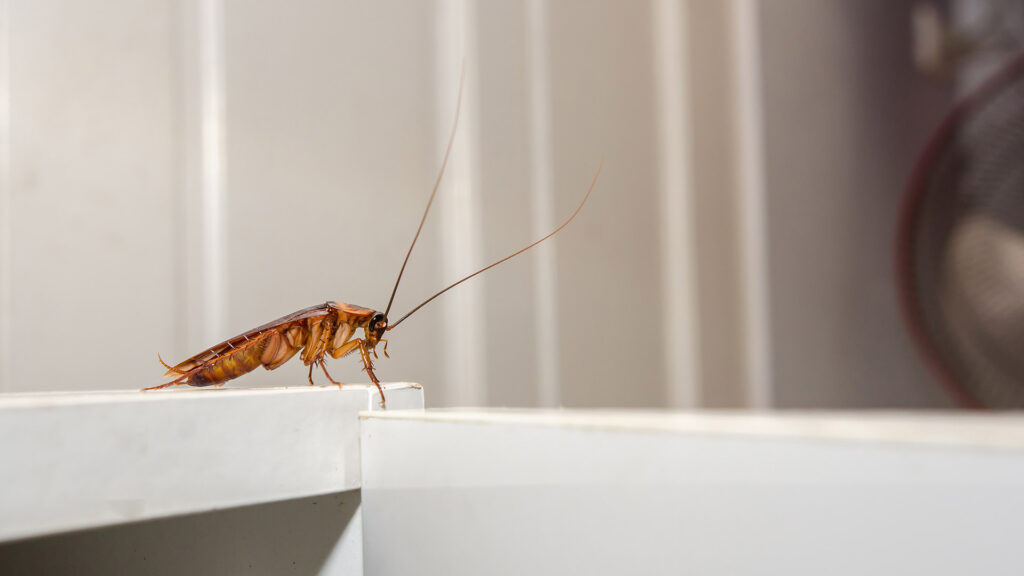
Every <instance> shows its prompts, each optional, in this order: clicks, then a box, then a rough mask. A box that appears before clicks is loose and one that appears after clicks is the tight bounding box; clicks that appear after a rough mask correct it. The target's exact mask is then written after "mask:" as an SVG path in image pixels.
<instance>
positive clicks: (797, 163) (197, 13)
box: [0, 0, 948, 407]
mask: <svg viewBox="0 0 1024 576" xmlns="http://www.w3.org/2000/svg"><path fill="white" fill-rule="evenodd" d="M912 4H913V2H912V1H911V0H906V1H901V2H886V1H884V0H873V1H871V2H860V3H856V4H850V3H849V2H841V1H834V0H833V1H829V2H808V1H806V0H779V1H778V2H771V3H764V2H757V1H756V0H735V1H732V2H727V3H721V2H717V1H715V0H685V1H684V0H678V1H674V0H658V1H657V2H654V1H653V0H651V1H642V2H622V1H616V2H606V3H598V4H594V3H592V2H587V1H580V0H569V1H565V2H556V3H547V4H545V3H522V4H517V3H503V2H479V3H476V2H470V3H466V2H454V3H450V2H441V1H438V2H418V1H413V0H384V1H381V2H360V1H350V2H326V1H323V0H298V1H295V2H287V3H285V2H280V1H271V2H260V3H255V4H254V3H251V2H244V1H243V2H239V1H238V0H217V1H215V2H201V1H200V0H188V1H186V2H168V1H166V0H160V1H157V2H153V3H147V4H146V5H145V6H141V5H139V4H137V3H132V2H124V1H123V0H100V1H97V2H94V3H90V4H88V5H83V4H81V3H76V2H72V1H69V0H5V1H4V2H2V3H0V11H2V14H3V18H2V20H3V23H2V25H0V36H2V38H0V61H2V62H0V132H2V134H0V389H2V390H6V391H41V390H55V389H63V390H87V389H101V388H108V387H110V386H112V385H119V384H112V383H111V382H112V381H115V379H113V378H112V377H111V371H110V366H111V365H112V364H114V363H116V364H117V366H118V372H119V373H128V374H130V375H132V378H130V379H116V382H117V383H121V382H124V383H127V382H130V381H134V380H135V379H136V378H143V377H145V375H146V374H150V375H152V376H154V377H155V376H157V375H159V373H160V372H162V370H160V369H159V366H158V365H157V364H156V363H155V362H154V361H153V356H154V355H155V352H157V351H160V352H162V353H163V354H164V357H165V358H167V359H180V358H182V357H185V356H187V355H190V354H192V353H195V352H196V351H197V350H199V349H202V348H203V347H205V346H209V345H211V344H213V343H214V342H216V341H220V340H221V339H223V338H226V337H229V336H231V335H233V334H236V333H239V332H241V331H243V330H247V329H249V328H252V327H253V326H257V325H259V324H262V323H264V322H266V321H268V320H271V319H273V318H277V317H279V316H281V315H284V314H287V313H289V312H291V311H294V310H297V309H300V308H303V307H305V306H309V305H311V304H315V303H318V302H323V301H324V300H327V299H331V300H342V301H345V302H350V303H354V304H359V305H363V306H367V307H373V308H382V307H383V306H384V305H385V299H386V297H387V294H388V293H389V290H390V287H391V286H390V284H391V282H392V280H393V279H394V277H395V274H396V272H397V268H398V266H399V264H400V262H401V258H402V256H403V254H404V252H405V249H406V247H407V246H408V241H409V240H410V239H411V236H412V231H413V230H414V227H415V225H416V222H417V221H418V218H419V215H420V211H421V209H422V207H423V204H424V202H425V199H426V195H427V194H428V193H429V189H430V186H431V185H432V184H433V179H434V176H435V175H436V173H437V169H438V167H439V166H438V165H439V162H440V155H441V153H440V150H441V149H442V148H443V145H444V140H445V137H446V135H447V129H448V126H449V125H450V115H451V106H452V101H453V94H454V91H455V89H456V87H457V83H456V80H455V77H456V72H455V71H456V70H457V68H458V61H459V60H460V59H461V57H463V56H464V57H465V58H466V61H467V66H468V67H469V69H470V71H471V74H470V84H471V86H468V90H469V94H467V101H466V110H465V111H464V112H465V114H466V119H467V122H466V124H465V125H464V126H463V128H464V132H465V133H464V134H462V135H461V137H463V138H462V140H460V142H463V144H460V146H461V148H460V149H459V150H458V151H456V153H455V155H454V157H453V159H452V160H453V166H455V167H456V169H453V171H452V174H451V175H452V176H454V177H458V174H460V173H461V174H462V177H461V178H460V181H461V182H462V184H460V186H461V190H462V192H465V193H466V195H464V196H459V194H461V193H462V192H460V191H459V190H447V191H442V193H441V195H440V196H439V197H438V204H437V207H436V213H435V214H434V215H432V217H431V219H430V221H428V222H427V225H426V227H425V229H424V234H423V236H422V237H421V241H420V245H419V246H418V247H417V250H416V254H415V255H414V256H413V258H412V259H411V261H410V268H409V269H408V270H407V274H406V276H405V280H404V285H403V286H402V287H401V288H400V289H399V291H398V295H397V299H396V302H395V308H394V309H393V310H394V311H395V312H396V313H399V314H400V313H402V312H404V311H405V310H408V309H410V308H411V307H412V306H414V305H415V304H416V303H418V302H419V301H420V299H421V298H425V297H427V296H428V295H430V294H432V293H433V292H434V291H436V290H437V289H439V288H440V287H441V286H443V285H444V283H445V282H446V281H449V280H451V279H452V278H450V277H449V276H450V275H451V276H454V275H456V274H457V273H458V272H463V271H464V270H463V268H464V269H465V270H469V269H473V268H475V266H477V265H482V264H484V263H486V262H489V261H491V260H492V259H493V258H496V257H499V256H502V255H504V254H507V253H509V251H510V250H513V249H515V248H518V247H520V246H523V245H525V244H526V243H527V242H528V241H530V240H531V239H533V238H535V237H537V235H538V234H539V233H540V232H541V231H543V230H546V229H547V228H548V227H549V225H550V224H553V223H556V222H558V221H560V219H561V218H562V217H563V216H564V215H566V214H568V213H569V212H570V211H571V210H572V209H573V208H574V207H575V205H576V202H577V201H578V199H579V197H580V195H581V194H582V193H583V191H584V189H585V186H586V184H587V183H588V182H589V178H590V175H591V174H592V173H593V170H595V169H596V165H597V163H598V161H599V159H600V157H601V156H602V154H604V156H605V158H606V159H607V160H606V163H605V170H604V173H603V174H602V175H601V180H600V181H599V183H598V186H597V188H596V189H595V192H594V196H593V197H592V198H591V201H590V205H588V206H587V208H586V209H585V210H584V211H583V213H581V215H580V218H579V219H578V220H577V221H576V222H574V223H573V225H572V226H571V227H569V228H568V229H566V230H565V231H564V232H563V233H562V234H561V235H560V236H559V237H558V238H557V239H555V240H553V241H552V242H551V243H550V245H547V246H544V247H543V248H541V249H539V250H537V251H535V253H533V254H527V255H524V256H522V257H521V258H520V259H519V260H517V261H514V262H510V263H509V264H506V265H504V266H503V267H501V268H499V269H496V270H494V271H491V272H488V273H487V275H486V276H485V277H483V278H481V279H474V280H473V282H472V283H471V284H469V285H467V286H466V287H465V288H463V287H460V288H459V289H457V290H455V291H453V292H452V293H451V294H447V295H445V296H444V297H443V298H442V299H440V300H439V301H438V303H437V304H436V305H432V306H430V307H427V308H426V309H424V310H423V311H421V312H419V313H418V314H417V316H416V317H415V318H413V319H410V321H409V322H408V323H405V324H403V326H402V329H401V330H400V331H398V332H397V333H395V334H394V336H395V337H394V338H393V339H392V346H391V347H390V348H389V351H391V352H392V353H393V359H392V360H390V361H388V360H382V362H381V364H380V369H381V374H382V376H384V377H385V378H387V379H389V380H416V381H420V382H423V383H424V384H425V385H426V386H428V387H430V388H431V390H432V394H431V398H430V402H431V403H433V404H435V405H440V406H445V405H456V404H460V403H463V402H466V403H470V402H473V403H475V402H479V403H487V404H492V405H511V406H536V405H547V406H554V405H559V404H564V405H569V406H578V407H585V406H595V407H601V406H605V407H607V406H646V407H654V406H668V405H670V404H672V403H675V404H686V403H689V402H690V401H691V398H690V397H691V396H693V397H696V396H697V394H696V392H697V391H698V390H699V391H700V392H701V394H700V396H702V402H703V403H705V404H707V405H749V404H753V405H767V404H771V403H775V404H777V405H780V406H892V405H901V406H904V405H907V406H909V405H918V406H919V405H941V404H942V403H943V401H944V399H943V397H942V395H941V393H940V392H938V391H937V388H935V387H934V383H933V382H932V381H931V379H930V378H929V377H928V376H927V375H926V374H925V373H924V371H923V370H922V369H921V367H920V365H919V362H918V361H917V359H916V357H915V356H914V352H913V350H912V349H911V348H910V346H909V344H908V342H907V341H906V338H905V337H904V335H903V327H902V325H901V324H900V323H899V320H898V318H897V314H896V306H895V298H894V295H893V289H892V282H891V277H890V276H891V274H890V272H889V269H890V253H889V240H890V238H891V235H890V234H891V222H892V217H893V212H894V206H895V202H896V200H895V199H896V198H897V197H898V195H899V191H900V189H901V187H902V182H903V181H904V179H905V175H906V173H907V171H908V170H909V167H910V162H911V161H912V159H913V155H914V153H915V152H916V151H917V150H918V149H919V147H920V145H921V144H922V142H923V140H924V138H925V135H926V134H927V132H928V131H929V130H930V129H931V127H933V126H934V124H935V122H936V121H937V120H938V118H939V116H940V115H941V113H942V112H943V109H944V107H945V106H946V105H947V104H948V100H947V98H946V96H947V94H946V92H948V90H947V87H944V86H943V85H941V83H939V82H936V81H935V80H934V79H924V78H921V77H919V76H917V72H916V71H915V70H914V69H913V67H912V66H911V64H910V54H909V51H910V40H909V35H910V26H909V9H910V6H911V5H912ZM673 14H677V15H679V17H678V19H677V20H678V21H672V20H675V19H676V17H675V16H672V15H673ZM688 14H691V15H693V16H692V17H689V18H688V17H687V15H688ZM453 15H457V17H455V16H453ZM663 15H664V17H663ZM439 21H440V22H448V24H445V25H444V26H439ZM449 31H452V32H449ZM455 45H458V46H460V47H461V48H453V46H455ZM459 50H461V51H464V52H466V53H465V54H454V53H455V52H457V51H459ZM442 64H443V65H442ZM680 87H681V90H679V95H678V97H677V95H675V90H676V88H680ZM474 93H475V95H476V96H475V97H474ZM677 100H678V105H676V104H673V102H675V101H677ZM5 115H6V116H5ZM674 115H678V118H676V117H675V116H674ZM3 118H6V121H2V119H3ZM472 118H475V120H473V119H472ZM687 124H689V125H690V127H691V128H692V141H691V142H690V144H689V145H687V142H686V135H687V132H688V128H687ZM474 126H475V127H474ZM466 137H468V138H466ZM666 158H667V159H669V160H668V161H667V162H666V161H665V159H666ZM673 159H675V160H673ZM5 161H9V162H8V164H7V166H6V168H5V167H4V164H3V163H4V162H5ZM459 166H461V168H458V167H459ZM688 171H689V173H688ZM680 181H681V182H683V183H684V184H686V185H691V184H692V190H691V191H692V197H690V198H686V197H680V195H679V194H676V193H675V192H674V191H675V190H679V189H681V188H680V185H679V184H678V183H677V182H680ZM683 187H684V188H685V186H683ZM691 201H692V204H689V205H688V204H687V202H691ZM687 210H692V214H691V217H690V218H688V217H687V216H686V212H687ZM446 211H447V212H449V214H450V215H451V217H450V218H448V219H447V222H446V221H445V219H444V218H443V217H442V216H443V214H444V213H445V212H446ZM688 219H689V224H691V225H693V228H694V230H686V229H685V228H686V227H687V220H688ZM694 231H695V233H693V234H691V232H694ZM687 258H690V261H689V262H686V261H685V260H686V259H687ZM688 270H689V271H690V272H689V273H688V272H687V271H688ZM688 294H689V296H688ZM688 301H689V302H690V304H687V302H688ZM688 309H689V312H693V311H696V313H695V314H690V313H689V312H688V311H687V310H688ZM452 311H456V312H458V313H457V314H456V313H452ZM83 332H85V333H88V335H89V336H88V337H84V338H83V337H76V338H74V339H69V338H68V337H67V336H64V335H65V334H70V333H74V334H76V335H80V334H82V333H83ZM55 334H61V336H55ZM58 350H59V351H58ZM58 355H59V358H60V362H55V361H54V359H55V358H56V357H57V356H58ZM332 366H335V368H334V369H335V370H336V371H337V375H338V377H339V378H341V379H342V380H355V379H359V378H361V376H360V374H359V369H360V366H359V365H358V362H339V363H335V364H334V365H332ZM281 371H283V372H284V373H286V374H290V375H292V376H289V377H295V378H298V377H301V374H302V368H301V367H298V366H295V365H286V366H284V367H282V368H281ZM273 378H274V377H272V376H270V375H263V374H259V375H254V376H251V377H250V378H246V379H244V380H242V381H241V382H240V383H239V385H240V386H265V385H270V384H271V382H272V380H273ZM694 378H697V379H699V380H701V381H700V382H699V383H698V385H696V386H691V385H690V384H686V381H687V380H692V379H694ZM627 380H628V381H631V382H634V385H635V389H632V390H630V391H629V393H626V391H625V389H624V388H623V387H621V386H618V383H619V382H622V381H627ZM773 383H778V386H776V385H774V384H773ZM478 388H479V389H478ZM723 390H727V392H725V393H723Z"/></svg>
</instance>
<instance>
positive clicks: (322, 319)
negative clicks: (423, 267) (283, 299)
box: [143, 81, 604, 407]
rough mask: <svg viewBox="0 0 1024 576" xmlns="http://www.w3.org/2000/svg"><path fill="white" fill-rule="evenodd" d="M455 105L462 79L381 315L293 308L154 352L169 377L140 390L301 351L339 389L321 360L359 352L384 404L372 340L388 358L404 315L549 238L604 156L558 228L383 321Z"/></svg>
mask: <svg viewBox="0 0 1024 576" xmlns="http://www.w3.org/2000/svg"><path fill="white" fill-rule="evenodd" d="M461 104H462V82H461V81H460V84H459V95H458V99H457V103H456V108H455V121H454V123H453V125H452V131H451V136H449V138H448V147H447V149H446V150H445V153H444V159H443V160H442V161H441V170H440V172H439V173H438V175H437V180H436V181H435V182H434V189H433V191H432V192H431V193H430V198H429V199H428V200H427V206H426V208H425V209H424V210H423V216H422V217H421V218H420V223H419V226H418V227H417V228H416V234H415V235H413V238H412V243H411V244H410V245H409V250H408V251H407V252H406V253H405V259H404V260H403V261H402V267H401V268H400V269H399V271H398V278H397V279H396V280H395V285H394V288H392V289H391V297H390V298H389V299H388V305H387V307H386V308H385V309H384V312H383V313H381V312H378V311H376V310H371V309H370V308H363V307H361V306H355V305H352V304H346V303H344V302H325V303H323V304H320V305H317V306H310V307H309V308H304V309H302V310H299V311H298V312H293V313H292V314H288V315H287V316H284V317H281V318H278V319H277V320H274V321H273V322H269V323H267V324H264V325H262V326H260V327H258V328H255V329H253V330H249V331H248V332H245V333H243V334H239V335H238V336H235V337H234V338H231V339H230V340H226V341H224V342H221V343H220V344H217V345H216V346H213V347H210V348H207V349H206V350H203V351H202V352H200V353H199V354H196V355H195V356H192V357H191V358H189V359H188V360H185V361H183V362H181V363H179V364H177V365H175V366H169V365H167V364H166V363H165V362H164V361H163V359H162V358H160V355H159V354H158V355H157V358H158V359H159V360H160V363H161V364H163V366H164V368H167V372H166V373H164V377H165V378H171V381H170V382H167V383H165V384H160V385H158V386H153V387H151V388H144V389H143V390H144V391H145V390H157V389H160V388H167V387H168V386H177V385H182V384H187V385H189V386H211V385H221V384H223V383H224V382H226V381H228V380H231V379H233V378H238V377H239V376H241V375H243V374H246V373H248V372H251V371H252V370H255V369H256V368H257V367H258V366H263V367H264V368H265V369H267V370H273V369H275V368H277V367H278V366H281V365H282V364H284V363H285V362H287V361H288V360H289V359H291V357H292V356H294V355H295V354H298V353H299V352H301V355H300V358H301V359H302V363H303V364H305V365H306V366H309V374H308V376H307V378H308V379H309V383H310V385H312V384H313V368H314V367H315V366H319V367H320V369H321V370H323V373H324V376H326V377H327V379H328V380H329V381H330V382H331V383H332V384H336V385H337V386H339V387H340V386H342V383H341V382H338V381H336V380H335V379H334V378H332V377H331V375H330V373H329V372H327V364H326V363H325V361H324V358H325V357H326V356H327V355H330V356H331V357H332V358H341V357H342V356H345V355H348V354H351V353H353V352H359V357H360V359H361V360H362V362H363V370H364V371H365V372H366V374H367V376H369V377H370V381H371V382H373V383H374V385H376V386H377V391H378V392H379V393H380V403H381V406H382V407H384V406H385V402H386V400H385V398H384V390H383V389H382V388H381V386H380V380H378V379H377V375H376V374H375V373H374V371H373V370H374V368H373V359H377V358H378V356H377V344H379V343H383V344H384V349H383V352H384V356H385V357H387V358H390V356H389V355H388V341H387V340H386V339H385V338H384V333H385V332H389V331H391V330H394V329H395V328H396V327H398V325H399V324H401V323H402V322H404V321H405V320H406V319H407V318H408V317H410V316H412V315H413V314H414V313H415V312H416V311H418V310H419V309H420V308H423V307H424V306H426V305H427V304H429V303H430V302H431V301H433V300H434V299H435V298H437V297H438V296H440V295H441V294H444V293H445V292H447V291H449V290H451V289H452V288H454V287H456V286H458V285H459V284H462V283H463V282H465V281H466V280H469V279H470V278H472V277H474V276H476V275H478V274H481V273H483V272H485V271H487V270H489V269H491V268H494V267H495V266H497V265H498V264H501V263H502V262H505V261H506V260H510V259H512V258H514V257H516V256H518V255H520V254H522V253H523V252H526V251H527V250H529V249H530V248H533V247H534V246H536V245H538V244H540V243H541V242H543V241H545V240H547V239H548V238H550V237H552V236H554V235H555V234H557V233H558V232H559V231H561V230H562V228H565V227H566V226H567V225H568V224H569V222H572V220H573V219H574V218H576V215H577V214H579V212H580V210H581V209H583V205H584V204H586V203H587V199H588V198H590V193H591V192H593V191H594V186H595V185H596V184H597V178H598V176H599V175H600V174H601V168H602V167H603V166H604V158H602V159H601V164H600V165H599V166H598V169H597V173H595V174H594V179H593V181H592V182H591V183H590V188H589V189H588V190H587V193H586V195H584V196H583V200H582V201H581V202H580V204H579V206H577V207H576V210H575V211H574V212H573V213H572V215H570V216H569V218H568V219H566V220H565V221H564V222H563V223H562V224H561V225H560V226H559V227H558V228H555V229H554V230H552V231H551V232H550V233H548V234H547V235H546V236H544V237H543V238H541V239H539V240H537V241H535V242H533V243H531V244H529V245H528V246H526V247H524V248H521V249H519V250H517V251H515V252H513V253H512V254H509V255H508V256H505V257H504V258H501V259H500V260H497V261H495V262H493V263H491V264H489V265H487V266H485V267H483V268H481V269H479V270H477V271H476V272H473V273H472V274H470V275H468V276H465V277H464V278H462V279H460V280H458V281H457V282H453V283H452V284H450V285H448V286H447V287H445V288H444V289H442V290H440V291H439V292H437V293H436V294H434V295H433V296H431V297H430V298H427V299H426V300H424V301H423V302H421V303H420V304H419V305H417V306H416V307H415V308H413V309H412V310H410V311H409V312H407V313H406V314H405V315H404V316H402V317H401V318H399V320H398V322H395V323H394V324H390V325H389V324H388V313H389V312H390V311H391V304H392V303H393V302H394V300H395V293H396V292H397V291H398V284H399V283H400V282H401V281H402V274H403V273H404V272H405V265H406V264H407V263H408V262H409V256H410V255H411V254H412V249H413V247H415V246H416V240H417V239H418V238H419V236H420V231H421V230H422V229H423V223H424V222H426V220H427V214H428V213H429V212H430V206H431V204H433V202H434V196H435V195H436V194H437V190H438V188H439V187H440V185H441V179H442V177H443V176H444V171H445V167H446V166H447V165H448V156H449V154H450V153H451V151H452V143H453V142H454V141H455V133H456V130H457V128H458V125H459V111H460V109H461ZM360 329H361V330H362V331H363V337H362V338H357V337H356V331H357V330H360ZM371 356H372V358H371Z"/></svg>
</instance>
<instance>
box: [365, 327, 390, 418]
mask: <svg viewBox="0 0 1024 576" xmlns="http://www.w3.org/2000/svg"><path fill="white" fill-rule="evenodd" d="M358 342H359V355H360V356H362V357H363V370H364V371H365V372H366V375H367V376H369V377H370V382H373V385H374V386H376V387H377V392H379V393H380V407H381V408H384V409H387V400H385V398H384V389H383V388H381V387H380V380H378V379H377V375H376V374H374V373H373V361H372V360H370V353H369V351H368V350H367V349H366V341H365V340H359V341H358Z"/></svg>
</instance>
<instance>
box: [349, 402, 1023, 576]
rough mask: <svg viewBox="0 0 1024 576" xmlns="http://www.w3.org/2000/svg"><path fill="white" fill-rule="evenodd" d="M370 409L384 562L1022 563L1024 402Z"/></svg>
mask: <svg viewBox="0 0 1024 576" xmlns="http://www.w3.org/2000/svg"><path fill="white" fill-rule="evenodd" d="M363 418H364V422H363V429H362V435H363V513H364V536H365V542H366V543H367V547H366V550H365V554H366V555H365V567H366V573H367V574H371V575H385V574H409V573H417V574H482V573H487V574H524V573H530V574H564V573H567V572H573V573H587V574H625V573H643V574H680V573H693V574H808V573H819V572H822V571H827V572H828V573H830V574H868V573H885V574H908V573H927V574H965V573H985V574H1015V573H1016V572H1017V571H1018V570H1017V568H1018V567H1017V566H1016V562H1014V561H1013V560H1012V559H1010V556H1009V555H1008V554H1009V553H1008V551H1010V550H1013V549H1014V546H1015V543H1016V531H1015V530H1014V525H1015V524H1014V519H1015V518H1018V517H1019V516H1020V515H1021V514H1022V513H1024V495H1021V493H1020V490H1019V486H1020V485H1021V483H1022V482H1024V417H1021V416H1020V415H1006V416H995V417H986V416H959V415H953V414H904V413H868V414H849V413H848V414H838V415H835V414H833V415H826V414H782V415H753V416H752V415H744V414H740V413H722V414H714V413H710V414H709V413H703V414H702V413H692V414H688V413H676V414H673V413H617V412H605V413H602V412H493V411H491V412H487V411H454V412H447V411H440V412H439V411H427V412H425V413H419V414H411V413H406V414H402V413H398V412H389V413H387V414H366V415H364V416H363ZM394 541H400V542H403V546H401V547H396V546H392V545H390V544H389V542H394Z"/></svg>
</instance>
